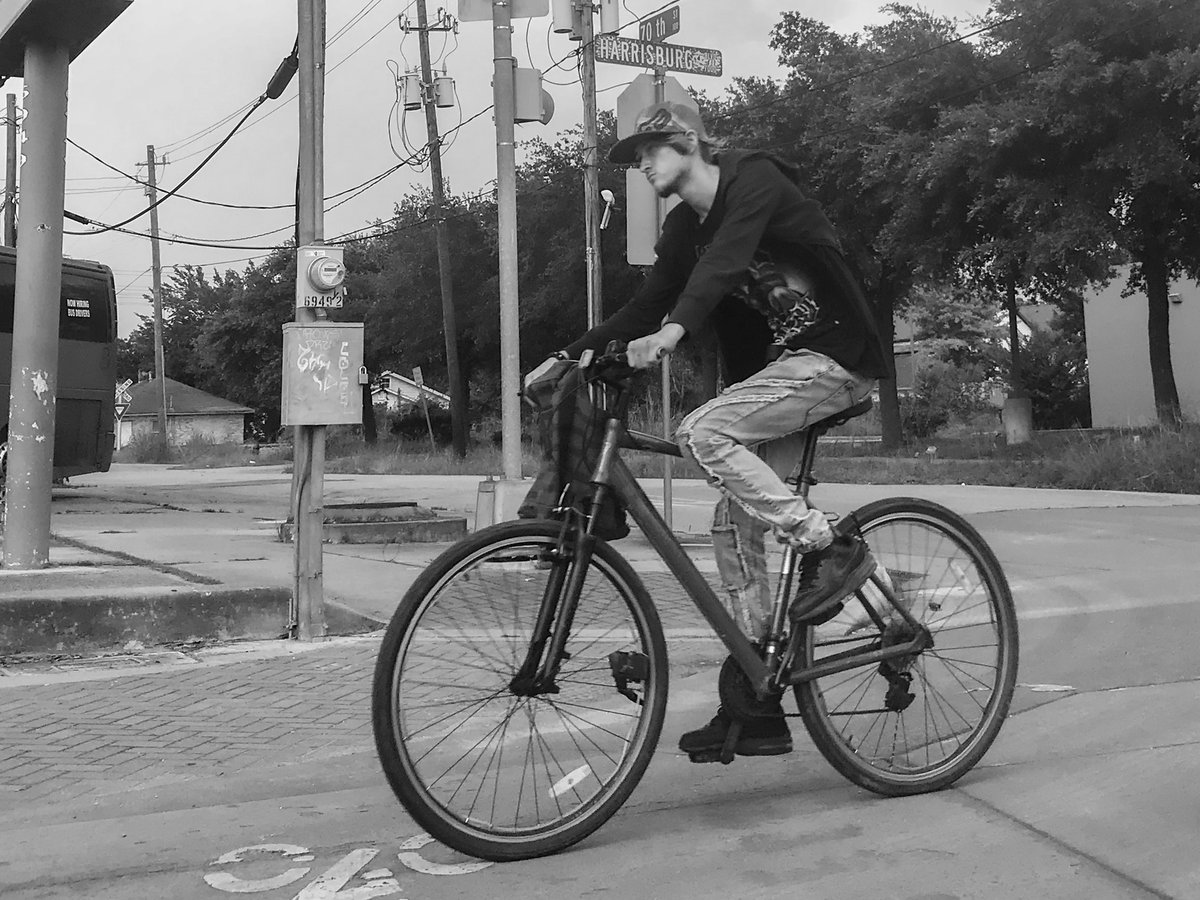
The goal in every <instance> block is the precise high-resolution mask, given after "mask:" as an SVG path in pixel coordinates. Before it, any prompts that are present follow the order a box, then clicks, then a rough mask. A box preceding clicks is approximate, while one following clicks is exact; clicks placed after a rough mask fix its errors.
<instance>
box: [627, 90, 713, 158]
mask: <svg viewBox="0 0 1200 900" xmlns="http://www.w3.org/2000/svg"><path fill="white" fill-rule="evenodd" d="M689 131H694V132H696V137H698V138H699V139H700V140H701V141H705V142H709V137H708V132H706V131H705V130H704V122H702V121H701V120H700V114H699V113H698V112H696V111H695V110H694V109H692V108H691V107H688V106H684V105H683V104H680V103H652V104H651V105H650V106H647V107H646V108H645V109H643V110H642V111H641V112H640V113H638V114H637V119H636V121H635V123H634V126H633V134H631V135H629V137H626V138H622V139H621V140H619V141H617V142H616V143H615V144H613V148H612V149H611V150H610V151H608V160H609V162H615V163H619V164H621V165H631V164H632V163H634V162H636V161H637V151H638V147H640V146H641V145H642V144H644V143H645V142H646V141H652V140H658V139H661V138H669V137H671V136H672V135H676V134H686V133H687V132H689Z"/></svg>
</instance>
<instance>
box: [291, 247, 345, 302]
mask: <svg viewBox="0 0 1200 900" xmlns="http://www.w3.org/2000/svg"><path fill="white" fill-rule="evenodd" d="M345 280H346V267H345V265H343V263H342V248H341V247H326V246H323V245H320V244H312V245H307V246H304V247H301V248H300V249H299V250H297V251H296V308H297V309H341V308H342V302H343V301H344V300H345V298H346V291H345V289H344V288H343V287H342V282H344V281H345Z"/></svg>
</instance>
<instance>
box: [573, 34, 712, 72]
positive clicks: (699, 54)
mask: <svg viewBox="0 0 1200 900" xmlns="http://www.w3.org/2000/svg"><path fill="white" fill-rule="evenodd" d="M595 48H596V62H606V63H616V64H617V65H619V66H638V67H639V68H652V69H670V70H671V71H672V72H686V73H688V74H689V75H720V74H721V51H720V50H708V49H706V48H704V47H685V46H684V45H683V44H656V43H654V42H652V41H637V40H634V39H633V38H626V37H618V36H617V35H615V34H598V35H596V41H595Z"/></svg>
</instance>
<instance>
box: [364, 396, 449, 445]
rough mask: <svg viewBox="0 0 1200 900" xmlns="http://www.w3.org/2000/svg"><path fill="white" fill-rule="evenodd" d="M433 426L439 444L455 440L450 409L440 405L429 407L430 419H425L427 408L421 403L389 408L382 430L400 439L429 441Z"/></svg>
mask: <svg viewBox="0 0 1200 900" xmlns="http://www.w3.org/2000/svg"><path fill="white" fill-rule="evenodd" d="M431 425H432V427H433V438H434V441H435V443H437V444H438V445H444V444H449V443H450V442H451V441H453V440H454V431H453V428H452V427H451V422H450V411H449V410H447V409H442V408H441V407H440V406H430V407H429V421H428V423H427V422H426V421H425V410H424V409H423V408H422V407H421V406H420V404H409V405H407V406H402V407H400V408H399V409H396V410H389V411H388V412H387V413H386V414H385V415H384V423H383V428H382V429H380V430H381V431H387V433H388V434H391V435H393V436H395V437H397V438H399V439H400V440H405V441H421V440H423V441H425V442H426V444H428V442H429V428H430V426H431Z"/></svg>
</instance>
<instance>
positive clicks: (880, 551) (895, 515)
mask: <svg viewBox="0 0 1200 900" xmlns="http://www.w3.org/2000/svg"><path fill="white" fill-rule="evenodd" d="M851 518H852V519H854V520H856V521H857V522H858V525H859V527H860V529H861V531H862V535H863V537H864V538H865V539H866V541H867V543H868V545H869V546H870V548H871V552H872V553H873V554H874V556H875V560H876V562H877V563H879V565H880V567H881V568H880V569H877V571H876V574H875V576H873V579H872V581H870V582H868V584H867V585H865V586H864V587H863V588H862V589H861V590H860V591H858V592H857V594H856V597H854V598H850V599H849V600H847V601H846V606H845V608H844V610H843V611H842V613H841V614H839V615H838V617H837V618H835V619H833V620H832V621H830V622H827V623H825V624H822V625H819V626H816V627H810V628H808V629H807V634H805V635H804V636H803V640H802V641H801V647H802V656H803V660H802V662H803V665H804V666H805V667H808V666H811V665H812V664H813V663H816V662H819V661H820V660H822V659H824V658H827V657H829V656H831V655H833V654H835V653H844V652H847V651H848V650H853V649H868V648H871V647H878V646H882V647H886V646H894V645H897V644H901V643H904V642H907V641H908V640H910V639H911V638H912V637H913V635H914V634H915V629H913V628H912V626H910V625H908V624H907V623H906V622H905V621H904V619H903V617H901V616H900V615H899V614H898V613H897V612H895V610H894V608H893V607H892V606H891V605H890V604H889V603H888V602H887V601H886V600H885V599H884V598H883V593H882V590H881V589H880V587H879V583H878V582H877V581H876V579H882V580H886V581H888V582H890V587H891V590H892V592H893V594H894V596H895V597H896V598H897V599H898V600H899V601H900V602H901V603H902V604H903V605H904V606H905V608H906V609H908V611H909V612H910V613H911V615H912V617H913V618H914V619H916V620H917V621H919V622H920V623H921V624H923V625H924V626H925V627H926V628H928V629H929V631H930V633H931V635H932V638H933V646H931V647H928V648H927V649H925V650H923V651H921V652H920V653H917V654H912V655H909V656H904V657H900V658H898V659H892V660H885V661H884V662H882V663H876V664H873V665H868V666H864V667H861V668H857V669H851V670H849V671H843V672H840V673H837V674H833V675H828V676H826V677H823V678H818V679H815V680H813V681H809V682H805V683H802V684H800V685H797V686H796V689H795V692H796V700H797V703H798V704H799V707H800V714H801V716H802V717H803V720H804V724H805V726H806V727H807V729H808V732H809V734H810V735H811V737H812V739H813V743H815V744H816V746H817V749H819V750H820V751H821V753H822V754H823V755H824V756H825V758H826V759H827V760H828V761H829V763H830V764H831V765H832V766H833V767H834V768H835V769H837V771H838V772H840V773H841V774H842V775H844V776H845V777H846V778H849V779H850V780H851V781H852V782H854V783H855V784H857V785H859V786H861V787H864V788H867V789H868V790H871V791H875V792H876V793H880V794H885V795H889V796H899V795H905V794H916V793H922V792H925V791H933V790H939V789H941V788H944V787H947V786H948V785H950V784H952V783H954V782H955V781H956V780H957V779H959V778H961V777H962V776H963V775H964V774H965V773H966V772H967V771H969V770H970V769H971V767H972V766H974V765H975V764H976V763H977V762H978V761H979V760H980V758H982V756H983V754H984V753H986V752H987V749H988V747H990V746H991V744H992V741H994V740H995V738H996V735H997V733H998V732H999V731H1000V727H1001V725H1003V724H1004V719H1005V716H1006V715H1007V714H1008V707H1009V703H1010V702H1011V700H1012V693H1013V688H1014V686H1015V684H1016V679H1017V656H1018V649H1017V615H1016V609H1015V607H1014V606H1013V601H1012V594H1011V592H1010V591H1009V587H1008V581H1007V580H1006V579H1005V577H1004V572H1003V571H1002V570H1001V568H1000V564H999V562H998V561H997V560H996V557H995V555H994V554H993V553H992V551H991V549H990V548H989V547H988V545H987V544H986V542H984V540H983V538H982V537H980V535H979V533H978V532H977V531H975V529H974V528H972V527H971V526H970V525H969V524H968V523H967V522H966V520H964V519H963V518H962V517H961V516H959V515H957V514H956V513H954V512H951V511H950V510H948V509H946V508H945V507H943V506H940V505H938V504H936V503H931V502H928V501H925V500H919V499H916V498H910V497H896V498H890V499H887V500H881V501H878V502H875V503H870V504H868V505H867V506H864V507H862V508H861V509H859V510H857V511H856V512H854V513H853V514H852V517H851ZM867 604H870V605H871V606H873V607H874V608H875V609H876V610H877V611H878V612H879V613H880V618H881V619H882V621H883V622H884V627H882V628H881V627H880V626H879V624H878V623H877V622H876V621H875V620H874V619H873V618H872V617H871V616H870V615H869V613H868V612H867V610H866V606H867Z"/></svg>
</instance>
